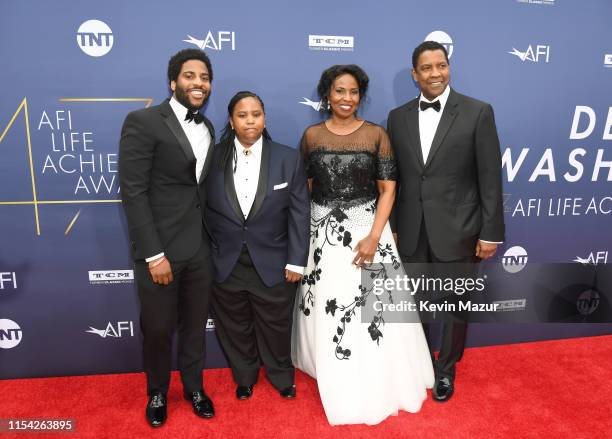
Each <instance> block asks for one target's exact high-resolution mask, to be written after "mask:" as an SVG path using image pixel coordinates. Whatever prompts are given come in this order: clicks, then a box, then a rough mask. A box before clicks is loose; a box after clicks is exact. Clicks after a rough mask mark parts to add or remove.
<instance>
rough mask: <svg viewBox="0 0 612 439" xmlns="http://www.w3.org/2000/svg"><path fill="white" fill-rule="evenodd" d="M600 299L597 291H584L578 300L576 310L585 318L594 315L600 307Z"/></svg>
mask: <svg viewBox="0 0 612 439" xmlns="http://www.w3.org/2000/svg"><path fill="white" fill-rule="evenodd" d="M599 302H600V297H599V293H598V292H597V291H595V290H586V291H583V292H582V294H580V296H578V299H577V300H576V309H578V312H579V313H580V314H582V315H583V316H588V315H589V314H593V313H594V312H595V311H596V310H597V308H598V307H599Z"/></svg>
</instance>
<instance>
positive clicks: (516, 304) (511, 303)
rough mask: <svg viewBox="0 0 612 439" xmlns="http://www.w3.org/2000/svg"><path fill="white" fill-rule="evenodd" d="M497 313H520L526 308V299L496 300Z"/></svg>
mask: <svg viewBox="0 0 612 439" xmlns="http://www.w3.org/2000/svg"><path fill="white" fill-rule="evenodd" d="M492 303H493V304H497V311H522V310H524V309H525V308H526V307H527V299H511V300H497V301H495V302H492Z"/></svg>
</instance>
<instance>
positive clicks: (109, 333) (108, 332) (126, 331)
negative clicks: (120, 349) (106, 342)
mask: <svg viewBox="0 0 612 439" xmlns="http://www.w3.org/2000/svg"><path fill="white" fill-rule="evenodd" d="M85 332H89V333H90V334H96V335H99V336H100V337H102V338H106V337H112V338H122V337H124V336H126V337H134V323H133V322H131V321H125V322H117V323H116V324H114V325H113V322H108V325H106V328H104V329H96V328H94V327H93V326H90V327H89V329H88V330H87V331H85Z"/></svg>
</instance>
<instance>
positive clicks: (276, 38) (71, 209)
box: [0, 0, 612, 378]
mask: <svg viewBox="0 0 612 439" xmlns="http://www.w3.org/2000/svg"><path fill="white" fill-rule="evenodd" d="M611 17H612V3H610V2H609V1H607V0H585V1H567V0H497V1H495V2H491V1H490V0H469V1H456V0H440V1H438V2H435V5H434V4H433V3H432V2H424V1H400V0H394V1H384V0H383V1H377V2H374V1H362V0H356V1H353V2H330V1H327V0H325V1H321V0H310V1H308V2H297V1H282V0H274V1H266V2H251V1H249V2H246V1H232V2H225V3H223V2H216V1H201V2H195V3H194V2H190V3H172V4H171V3H169V2H165V1H145V0H132V1H111V0H107V1H95V2H94V1H81V2H74V1H66V0H57V1H53V2H49V1H43V0H19V1H18V0H4V1H3V2H2V4H1V5H0V41H2V43H1V45H2V49H1V55H2V68H0V82H1V83H2V84H3V87H2V100H1V101H0V136H1V137H0V378H15V377H35V376H54V375H73V374H90V373H108V372H122V371H138V370H141V367H142V362H141V347H140V342H141V339H140V333H139V326H138V301H137V296H136V291H135V285H134V283H133V274H132V263H131V258H130V254H129V249H128V245H127V242H128V239H127V233H126V224H125V219H124V217H123V212H122V209H121V205H120V201H119V200H120V198H121V192H120V188H119V185H118V175H117V152H118V139H119V131H120V128H121V124H122V122H123V119H124V117H125V115H126V114H127V113H128V112H130V111H132V110H135V109H137V108H142V107H145V106H148V105H151V104H156V103H159V102H160V101H162V100H163V99H165V98H166V97H167V96H168V86H167V81H166V67H167V62H168V58H169V57H170V56H171V55H172V54H173V53H175V52H176V51H178V50H180V49H183V48H188V47H191V48H193V47H200V48H202V49H204V50H206V52H207V53H208V54H209V56H210V57H211V60H212V64H213V68H214V74H215V80H214V82H213V91H212V96H211V98H210V102H209V104H208V105H207V108H206V115H207V116H208V117H209V118H210V119H211V120H212V121H213V123H214V125H215V127H216V128H217V130H220V129H221V128H222V126H223V125H224V123H225V121H226V108H227V103H228V100H229V98H230V97H231V96H232V95H233V94H234V93H235V92H236V91H238V90H244V89H249V90H253V91H255V92H257V93H258V94H259V95H260V96H262V98H263V99H264V102H265V104H266V109H267V126H268V129H269V130H270V131H271V134H272V136H273V138H274V139H275V140H277V141H280V142H282V143H286V144H289V145H294V146H295V145H296V144H297V143H298V141H299V139H300V136H301V133H302V131H303V130H304V128H305V127H306V126H308V125H310V124H312V123H315V122H318V121H320V120H321V119H320V115H319V114H318V113H317V111H316V108H317V104H318V99H317V96H316V84H317V81H318V78H319V75H320V73H321V71H322V70H323V69H324V68H326V67H328V66H330V65H332V64H338V63H357V64H359V65H361V66H362V67H363V68H364V69H365V70H366V72H367V73H368V74H369V76H370V79H371V91H370V96H369V99H368V100H367V102H365V104H364V106H363V108H362V110H361V111H362V115H363V116H364V117H365V118H367V119H369V120H371V121H374V122H376V123H380V124H382V125H383V126H384V125H385V124H386V117H387V114H388V112H389V110H390V109H392V108H394V107H396V106H399V105H401V104H402V103H404V102H406V101H408V100H410V99H411V98H413V97H414V96H416V94H417V92H418V91H417V89H416V87H415V85H414V83H413V82H412V80H411V77H410V68H411V65H410V56H411V52H412V49H413V48H414V47H415V46H416V45H417V44H419V43H420V42H422V41H424V40H426V39H433V40H436V41H439V42H441V43H443V44H445V45H446V47H447V48H448V51H449V54H450V55H451V58H450V62H451V67H452V79H451V84H452V86H453V87H454V88H455V89H456V90H457V91H459V92H462V93H465V94H467V95H470V96H473V97H476V98H478V99H481V100H484V101H487V102H490V103H491V104H492V105H493V107H494V109H495V113H496V120H497V125H498V130H499V136H500V140H501V147H502V155H503V179H504V206H505V212H506V213H505V215H506V224H507V235H506V236H507V239H506V242H505V243H504V244H503V246H502V247H501V249H500V251H499V253H498V255H497V257H496V259H495V260H494V261H492V262H491V263H490V264H488V265H489V266H490V267H491V268H492V269H493V271H496V270H497V271H498V273H497V277H496V279H497V282H496V285H497V287H498V288H497V290H498V291H501V292H502V293H503V294H502V296H503V297H502V298H505V300H502V302H503V304H504V307H505V309H507V310H508V311H513V310H514V311H520V310H528V309H532V307H534V306H544V307H546V306H549V305H550V303H552V302H554V301H555V300H556V301H557V302H558V303H561V304H563V306H565V308H564V310H565V311H564V313H565V314H563V313H561V314H562V315H561V316H560V318H557V319H556V321H561V322H565V323H557V324H552V323H539V324H538V323H536V321H535V320H534V319H531V320H530V319H528V321H526V322H523V323H521V324H517V323H512V324H501V323H499V322H497V323H495V324H478V325H476V324H475V325H472V327H471V330H470V333H469V340H468V343H469V345H470V346H478V345H487V344H500V343H509V342H516V341H525V340H540V339H550V338H564V337H575V336H584V335H596V334H609V333H612V325H610V324H609V323H607V324H606V323H593V322H596V321H601V319H600V320H597V318H595V317H593V318H591V317H590V316H596V315H597V309H598V307H600V308H601V307H605V306H609V303H606V302H605V300H604V299H605V298H604V296H603V295H602V294H601V292H602V288H605V285H604V284H606V282H608V284H607V285H608V286H609V279H610V273H609V271H608V272H607V273H606V267H609V265H608V264H610V263H611V262H612V255H611V254H610V252H611V251H612V233H611V232H610V230H611V226H612V190H611V188H612V185H611V182H612V126H611V125H612V107H611V105H612V99H611V98H612V26H610V18H611ZM609 258H611V259H609ZM555 267H557V268H556V269H555ZM571 267H576V269H577V270H578V271H579V276H580V277H581V280H580V281H579V282H575V281H574V280H572V279H569V280H568V279H565V278H567V277H568V276H567V274H568V272H571V271H572V269H571ZM569 277H571V276H569ZM605 279H608V280H607V281H606V280H605ZM527 280H529V282H527ZM598 282H599V284H600V286H597V283H598ZM529 285H532V286H534V288H530V287H529ZM576 285H577V286H576ZM601 285H604V286H603V287H602V286H601ZM598 291H599V293H598ZM543 298H544V299H546V300H549V302H550V303H549V304H548V305H546V304H544V305H541V304H540V305H538V303H539V302H541V301H542V300H544V299H543ZM540 320H541V321H544V320H547V318H540ZM548 320H551V318H550V316H549V318H548ZM553 320H555V319H553ZM604 320H605V319H604ZM575 322H581V323H575ZM208 326H209V327H208V329H207V331H208V348H209V355H208V360H207V366H208V367H223V366H224V365H225V364H226V363H225V359H224V357H223V355H222V353H221V352H220V350H219V347H218V345H217V342H216V340H215V336H214V329H213V328H212V322H209V325H208ZM203 330H204V328H203Z"/></svg>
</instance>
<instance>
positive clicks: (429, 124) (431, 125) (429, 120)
mask: <svg viewBox="0 0 612 439" xmlns="http://www.w3.org/2000/svg"><path fill="white" fill-rule="evenodd" d="M449 94H450V87H449V86H448V85H447V86H446V88H445V89H444V91H443V92H442V94H441V95H439V96H436V97H435V98H434V99H432V100H431V101H430V100H429V99H427V98H426V97H425V96H423V94H421V96H420V98H419V135H420V137H421V152H422V153H423V162H424V163H427V157H428V156H429V151H430V150H431V144H432V143H433V139H434V136H435V135H436V130H437V129H438V125H439V124H440V119H441V118H442V113H443V112H444V107H445V106H446V101H448V95H449ZM421 101H424V102H427V103H431V102H435V101H440V111H436V110H434V109H433V108H431V107H430V108H428V109H427V110H421V105H420V104H421ZM480 241H482V242H486V243H488V244H502V242H492V241H485V240H483V239H480Z"/></svg>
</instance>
